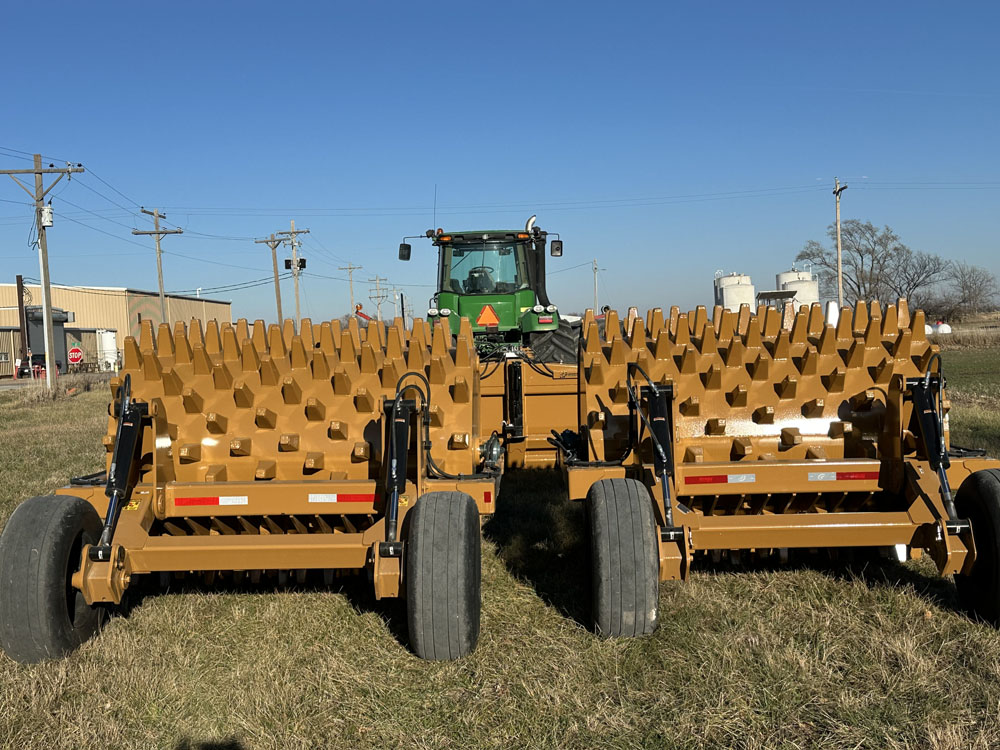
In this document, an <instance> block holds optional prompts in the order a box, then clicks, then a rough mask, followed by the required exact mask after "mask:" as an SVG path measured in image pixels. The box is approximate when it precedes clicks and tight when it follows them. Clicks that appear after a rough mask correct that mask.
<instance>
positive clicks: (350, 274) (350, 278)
mask: <svg viewBox="0 0 1000 750" xmlns="http://www.w3.org/2000/svg"><path fill="white" fill-rule="evenodd" d="M362 268H364V266H356V265H354V264H353V263H348V264H347V265H346V266H337V270H338V271H347V286H348V287H349V288H350V290H351V313H350V314H351V315H354V272H355V271H360V270H361V269H362Z"/></svg>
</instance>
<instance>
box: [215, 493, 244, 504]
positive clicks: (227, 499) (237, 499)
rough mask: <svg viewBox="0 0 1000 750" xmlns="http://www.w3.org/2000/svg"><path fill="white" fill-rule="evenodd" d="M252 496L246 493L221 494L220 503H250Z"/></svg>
mask: <svg viewBox="0 0 1000 750" xmlns="http://www.w3.org/2000/svg"><path fill="white" fill-rule="evenodd" d="M249 503H250V498H249V497H247V496H246V495H220V496H219V505H248V504H249Z"/></svg>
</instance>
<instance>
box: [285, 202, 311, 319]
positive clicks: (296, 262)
mask: <svg viewBox="0 0 1000 750" xmlns="http://www.w3.org/2000/svg"><path fill="white" fill-rule="evenodd" d="M300 234H309V230H308V229H296V228H295V219H292V228H291V230H290V231H288V232H278V236H279V237H281V239H282V240H283V241H284V242H287V243H288V244H290V245H291V246H292V259H291V260H288V258H285V268H288V269H291V271H292V280H293V281H294V282H295V325H296V326H301V325H302V312H301V308H300V307H299V273H300V272H301V271H302V269H303V268H305V267H306V259H305V258H299V241H298V239H297V238H298V236H299V235H300Z"/></svg>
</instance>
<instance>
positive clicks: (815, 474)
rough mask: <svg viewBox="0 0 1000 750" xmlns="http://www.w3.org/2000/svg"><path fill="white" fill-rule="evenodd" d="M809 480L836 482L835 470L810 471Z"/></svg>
mask: <svg viewBox="0 0 1000 750" xmlns="http://www.w3.org/2000/svg"><path fill="white" fill-rule="evenodd" d="M809 481H810V482H836V481H837V472H835V471H810V472H809Z"/></svg>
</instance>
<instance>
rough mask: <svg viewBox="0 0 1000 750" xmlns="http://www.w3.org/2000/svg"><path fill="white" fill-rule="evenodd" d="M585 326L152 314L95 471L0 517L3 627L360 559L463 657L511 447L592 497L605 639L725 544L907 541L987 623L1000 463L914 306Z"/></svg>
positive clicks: (696, 315)
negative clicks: (967, 420) (155, 580)
mask: <svg viewBox="0 0 1000 750" xmlns="http://www.w3.org/2000/svg"><path fill="white" fill-rule="evenodd" d="M579 330H580V333H579V360H578V362H577V364H556V363H545V362H541V361H539V360H538V359H537V358H536V357H534V356H533V355H532V353H531V351H530V349H516V348H514V349H512V350H508V351H505V352H502V353H500V354H499V355H497V356H492V357H491V356H483V357H481V356H480V354H478V353H477V350H476V346H475V344H474V341H473V333H472V330H471V327H470V325H469V322H468V320H463V321H462V322H461V325H460V326H459V329H458V332H457V333H453V330H452V329H451V328H449V327H448V326H447V325H446V323H445V321H443V320H441V319H440V318H439V319H438V320H437V321H436V322H435V323H434V324H433V325H432V326H429V325H428V324H426V323H425V322H424V321H423V320H416V321H414V324H413V327H412V329H411V330H407V329H405V328H404V326H403V324H402V322H401V321H398V320H397V321H396V322H394V323H393V324H392V325H389V326H384V325H381V324H375V323H371V324H369V326H368V327H367V328H360V327H359V326H358V324H357V321H354V320H352V321H351V323H350V324H349V325H348V326H347V327H343V328H342V327H341V326H340V325H339V324H338V323H337V322H331V323H322V324H315V323H312V322H310V321H308V320H304V321H303V322H302V325H301V326H300V327H299V328H298V329H297V328H296V326H295V325H294V324H293V322H292V321H286V322H285V323H284V325H283V326H281V327H278V326H273V325H272V326H270V327H265V325H264V324H263V323H262V322H260V321H258V322H257V323H255V324H253V325H249V324H247V322H246V321H239V322H238V323H236V324H229V323H224V324H221V325H217V324H216V323H214V322H210V323H208V324H207V326H205V328H204V330H203V329H202V326H201V325H200V323H198V322H197V321H194V322H192V323H191V324H190V325H189V326H184V325H182V324H178V325H177V326H176V327H175V328H174V329H173V330H171V329H170V328H169V327H167V326H160V328H159V330H158V331H156V332H154V331H153V329H152V327H151V326H150V325H149V324H144V327H143V328H142V332H141V335H140V337H139V339H138V341H136V340H135V339H132V338H129V339H126V341H125V352H124V368H123V370H122V372H121V374H120V376H119V377H118V378H116V379H115V380H113V381H112V383H111V388H112V395H113V401H112V404H111V407H110V409H109V411H110V417H109V430H108V434H107V437H106V438H105V446H106V448H107V450H108V464H107V471H106V473H102V474H101V475H99V476H97V475H95V476H94V477H91V478H87V477H84V478H80V479H78V480H74V484H73V485H71V486H70V487H66V488H63V489H60V490H57V492H56V494H54V495H51V496H47V497H39V498H31V499H29V500H27V501H25V502H24V503H22V504H21V505H20V506H18V508H17V509H16V510H15V512H14V513H13V515H12V516H11V518H10V521H9V522H8V524H7V526H6V527H5V529H4V532H3V535H2V537H0V645H2V646H3V649H4V650H5V651H6V652H7V653H8V654H9V655H10V656H12V657H13V658H15V659H18V660H20V661H37V660H40V659H44V658H47V657H54V656H60V655H63V654H65V653H68V652H69V651H70V650H72V649H73V648H75V647H76V646H78V645H79V644H80V643H82V642H83V641H84V640H86V639H87V638H89V637H90V636H92V635H93V634H94V633H96V632H97V630H98V628H99V626H100V623H101V620H102V617H103V612H104V608H106V607H109V606H113V605H115V604H118V603H120V602H121V600H122V597H123V595H124V593H125V591H126V590H127V589H128V588H129V586H130V585H134V583H135V581H136V577H137V576H141V575H145V574H153V573H159V574H169V573H206V574H209V575H216V574H218V573H220V572H221V573H227V572H228V573H233V574H236V575H239V576H247V577H249V578H250V579H251V580H253V579H255V578H257V577H259V576H261V575H264V576H270V575H275V576H277V577H278V578H279V579H284V578H287V577H288V576H290V575H291V576H293V577H295V578H297V579H300V580H304V578H305V576H306V575H308V574H309V572H310V571H313V572H314V574H315V575H319V574H322V575H324V576H325V577H326V578H327V579H331V578H332V577H333V576H334V575H336V574H338V573H339V572H344V571H361V570H364V571H367V573H368V576H369V578H370V581H371V585H372V589H373V592H374V595H375V596H376V597H377V598H384V597H403V598H405V600H406V611H407V620H408V626H409V635H410V643H411V647H412V648H413V650H414V652H415V653H416V654H417V655H419V656H421V657H424V658H431V659H449V658H457V657H460V656H462V655H464V654H466V653H468V652H470V651H471V650H472V649H473V648H474V647H475V645H476V642H477V639H478V635H479V611H480V533H479V528H480V522H481V520H482V519H483V517H484V516H487V515H489V514H490V513H492V512H493V508H494V507H495V505H496V503H497V501H498V498H497V490H498V488H499V479H500V476H501V472H502V471H503V470H504V469H505V468H507V469H516V468H519V467H557V468H558V469H559V470H561V471H562V472H563V475H564V476H565V479H566V485H567V487H568V490H569V494H570V497H571V498H574V499H579V500H584V501H585V502H586V503H587V506H588V514H587V517H588V523H589V525H590V534H591V540H592V555H591V557H592V565H591V575H592V582H593V594H594V596H593V614H594V626H595V629H596V630H597V631H598V632H599V633H601V634H602V635H605V636H620V635H641V634H645V633H649V632H652V631H653V630H654V629H655V628H656V626H657V620H658V611H659V608H658V582H659V581H661V580H669V579H683V578H685V577H686V576H687V574H688V572H689V570H690V567H691V564H692V562H693V561H694V560H695V559H696V558H697V557H698V555H699V554H702V553H709V554H712V553H713V552H714V551H717V550H730V551H732V550H736V551H739V550H748V551H753V552H755V553H759V554H770V553H773V554H778V555H781V554H784V553H785V552H786V551H787V550H789V549H793V548H807V549H813V548H838V547H841V548H844V547H846V548H855V547H868V548H888V547H891V546H894V545H905V546H906V547H907V548H909V549H911V550H914V551H916V550H923V551H926V552H927V553H929V555H930V556H931V557H932V559H933V560H934V562H935V563H936V564H937V567H938V570H939V571H940V573H941V574H942V575H952V574H953V575H955V580H956V583H957V585H958V591H959V595H960V600H961V601H962V603H963V605H964V606H965V607H966V608H967V609H968V611H969V612H970V613H972V614H973V615H976V616H979V617H981V618H983V619H985V620H988V621H990V622H992V623H994V624H996V623H997V622H998V619H1000V611H998V610H1000V549H998V547H1000V541H998V540H1000V462H997V461H993V460H988V459H985V458H982V457H979V456H973V455H970V453H969V452H964V453H962V454H961V455H956V453H955V452H954V451H950V450H949V445H948V432H947V427H948V421H947V420H948V417H947V412H948V402H947V400H946V398H945V382H944V377H943V375H942V369H941V358H940V355H939V354H938V353H937V351H936V349H935V347H934V346H933V345H931V344H930V343H929V342H928V341H927V339H926V338H925V336H924V318H923V314H922V313H920V312H916V313H914V314H912V315H911V314H910V313H909V311H908V310H907V307H906V304H905V302H902V301H901V302H900V303H899V304H898V305H889V306H888V307H886V308H884V309H883V308H881V307H879V306H878V305H877V304H872V305H870V306H865V305H859V306H858V307H856V308H855V309H854V310H850V309H845V310H843V311H842V312H841V314H840V316H839V319H838V320H837V321H835V322H827V321H826V320H825V319H824V316H823V313H822V310H821V308H820V307H819V306H813V307H812V308H811V309H807V308H802V309H801V310H800V311H799V313H798V314H797V315H795V316H794V319H788V320H786V319H783V316H782V315H781V314H780V313H779V312H778V311H776V310H772V309H767V308H761V309H759V310H758V311H757V312H756V313H752V312H751V311H750V309H749V308H746V307H744V308H743V309H742V310H741V311H740V312H739V313H731V312H729V311H725V310H722V309H720V308H716V310H715V311H714V313H713V314H712V316H711V318H710V317H709V314H708V312H707V310H706V309H705V308H703V307H699V308H698V309H697V310H695V311H693V312H691V313H688V314H682V313H680V312H679V311H678V310H677V309H676V308H674V309H672V310H670V312H669V313H668V314H666V315H665V314H664V313H663V311H662V310H660V309H654V310H652V311H650V312H649V314H648V315H647V316H646V318H645V319H642V318H640V317H639V316H638V315H637V314H636V311H635V310H634V309H633V310H630V311H629V313H628V315H627V316H626V318H625V319H624V320H620V319H619V318H618V316H617V315H616V314H615V313H614V312H609V313H608V314H607V315H606V317H605V319H604V320H603V321H601V322H598V321H596V320H595V319H594V316H593V313H592V312H588V313H587V315H586V317H585V318H584V320H583V323H582V325H581V327H580V329H579ZM499 501H500V502H502V501H503V500H502V498H500V499H499Z"/></svg>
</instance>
